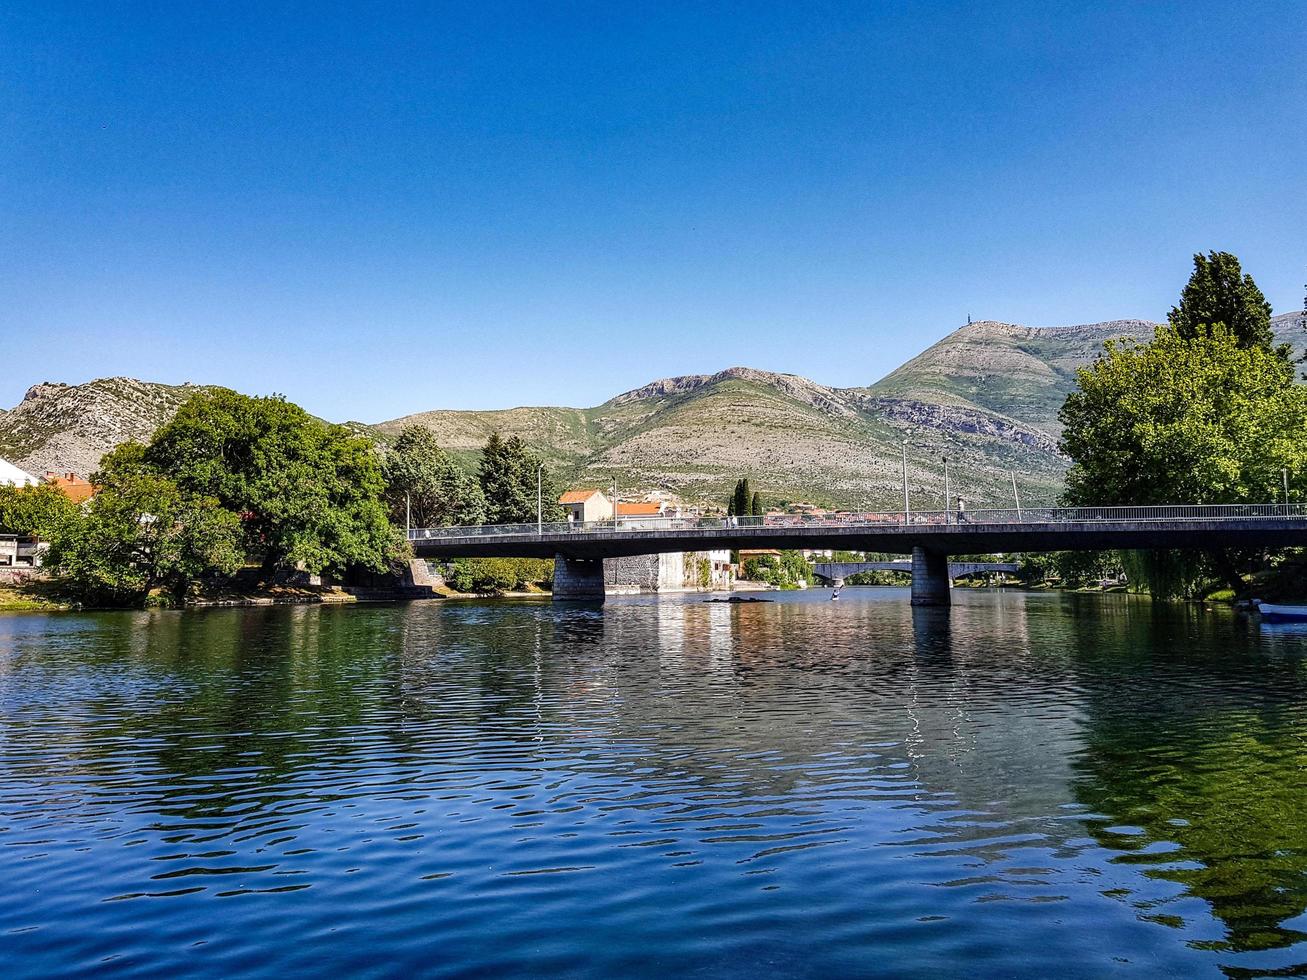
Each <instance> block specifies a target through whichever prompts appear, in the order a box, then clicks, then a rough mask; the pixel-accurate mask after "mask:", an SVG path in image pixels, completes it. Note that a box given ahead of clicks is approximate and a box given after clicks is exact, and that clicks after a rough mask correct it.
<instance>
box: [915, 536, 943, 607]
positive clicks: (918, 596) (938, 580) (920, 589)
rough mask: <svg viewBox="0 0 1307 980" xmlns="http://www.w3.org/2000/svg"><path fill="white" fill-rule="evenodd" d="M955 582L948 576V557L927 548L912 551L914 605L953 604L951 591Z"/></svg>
mask: <svg viewBox="0 0 1307 980" xmlns="http://www.w3.org/2000/svg"><path fill="white" fill-rule="evenodd" d="M952 588H953V582H952V580H951V579H950V578H949V574H948V555H943V554H940V553H939V552H937V551H927V550H926V549H925V548H913V549H912V604H913V605H914V606H947V605H949V604H950V603H951V602H952V597H951V596H950V595H949V590H950V589H952Z"/></svg>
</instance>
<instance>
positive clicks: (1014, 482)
mask: <svg viewBox="0 0 1307 980" xmlns="http://www.w3.org/2000/svg"><path fill="white" fill-rule="evenodd" d="M1007 475H1008V476H1010V477H1011V478H1012V500H1013V501H1014V502H1015V503H1016V505H1017V520H1018V521H1019V520H1021V498H1020V497H1019V496H1017V474H1016V470H1008V471H1007Z"/></svg>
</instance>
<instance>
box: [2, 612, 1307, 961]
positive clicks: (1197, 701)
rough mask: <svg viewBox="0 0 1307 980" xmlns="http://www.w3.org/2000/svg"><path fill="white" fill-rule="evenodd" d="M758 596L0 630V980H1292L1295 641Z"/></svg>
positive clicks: (1298, 738) (1300, 774)
mask: <svg viewBox="0 0 1307 980" xmlns="http://www.w3.org/2000/svg"><path fill="white" fill-rule="evenodd" d="M779 598H780V601H777V602H775V603H771V604H757V605H748V606H726V605H720V604H715V605H709V604H705V603H703V602H701V601H699V600H697V599H696V598H694V597H688V598H684V599H672V600H668V599H661V600H658V599H637V598H632V599H628V600H621V601H617V602H610V603H609V604H608V605H607V606H606V607H603V608H566V607H554V606H552V605H550V604H548V603H535V602H526V603H508V602H504V603H483V604H447V605H441V604H438V603H427V604H415V605H411V606H395V607H373V608H354V609H324V608H314V607H293V608H287V609H259V610H232V611H223V612H212V613H204V614H174V613H123V614H102V615H76V616H57V617H42V616H15V617H7V618H0V951H3V954H4V960H5V963H6V965H7V966H9V967H11V969H10V972H11V973H18V974H23V973H28V974H33V975H35V974H50V973H67V972H72V971H76V970H85V969H92V968H97V967H99V968H104V967H108V968H109V969H111V970H114V971H116V972H135V973H142V974H144V973H151V974H155V973H158V972H161V971H169V972H171V971H177V970H182V971H186V972H188V973H204V974H214V975H218V974H224V975H225V974H230V973H232V972H235V971H244V972H253V973H266V974H280V973H285V972H287V971H290V972H295V973H304V972H309V971H321V972H324V973H325V972H332V973H339V972H346V971H358V972H374V973H381V974H387V975H389V974H411V973H415V972H421V973H423V974H453V973H459V974H462V973H475V972H487V971H494V972H500V973H502V972H507V973H516V974H519V975H540V974H541V973H560V972H561V973H567V974H569V975H623V976H626V975H648V974H655V973H659V974H663V973H668V972H669V971H671V972H675V973H681V972H690V971H694V972H698V973H701V974H704V975H709V976H754V975H756V974H757V973H758V972H759V971H761V970H767V971H770V972H773V973H778V974H781V975H805V976H828V975H831V974H833V973H838V974H846V973H855V974H861V975H887V976H889V975H892V976H904V975H912V976H929V975H938V974H939V973H940V972H957V971H958V970H959V969H960V968H963V967H965V969H966V970H967V971H968V972H970V973H973V974H979V975H986V974H990V975H1013V974H1025V975H1043V974H1047V973H1049V972H1053V971H1056V972H1058V973H1059V974H1062V975H1071V976H1079V975H1083V976H1101V975H1103V974H1104V973H1109V972H1110V973H1129V972H1137V973H1141V974H1147V975H1155V974H1167V973H1170V974H1174V975H1177V976H1180V975H1183V976H1193V975H1203V974H1215V975H1220V974H1221V973H1222V972H1224V973H1227V974H1234V975H1265V974H1267V973H1268V972H1278V973H1285V974H1288V973H1295V972H1299V971H1300V970H1301V969H1302V968H1303V967H1304V964H1307V943H1305V942H1304V940H1307V935H1305V934H1307V911H1305V910H1307V820H1304V819H1303V818H1302V816H1301V815H1302V813H1303V812H1304V804H1307V785H1305V777H1304V762H1305V761H1307V758H1305V754H1307V753H1305V751H1304V744H1305V743H1304V739H1307V724H1305V722H1307V718H1305V712H1307V671H1305V670H1304V663H1305V662H1307V660H1305V658H1307V635H1303V634H1302V633H1295V632H1292V631H1279V632H1267V631H1262V630H1259V629H1258V628H1257V627H1256V626H1255V625H1250V624H1249V623H1248V622H1247V621H1246V620H1243V619H1239V618H1236V617H1234V616H1233V615H1231V614H1228V613H1212V612H1204V611H1201V610H1196V609H1191V608H1188V607H1183V606H1165V605H1153V604H1150V603H1148V602H1146V601H1144V600H1138V599H1129V598H1125V597H1075V596H1057V595H1032V596H1022V595H1016V594H1003V593H996V592H960V593H959V597H958V598H959V601H958V604H957V605H955V606H954V607H953V608H952V609H951V610H933V609H917V610H914V609H912V608H911V607H910V606H909V605H908V604H907V602H906V599H905V595H904V593H902V592H900V591H896V590H859V589H848V590H846V591H845V592H844V593H843V595H842V597H841V601H840V602H839V603H830V602H828V601H824V599H825V596H824V594H822V593H818V594H815V595H813V596H804V595H783V596H780V597H779ZM846 600H847V601H846ZM1295 968H1297V969H1295Z"/></svg>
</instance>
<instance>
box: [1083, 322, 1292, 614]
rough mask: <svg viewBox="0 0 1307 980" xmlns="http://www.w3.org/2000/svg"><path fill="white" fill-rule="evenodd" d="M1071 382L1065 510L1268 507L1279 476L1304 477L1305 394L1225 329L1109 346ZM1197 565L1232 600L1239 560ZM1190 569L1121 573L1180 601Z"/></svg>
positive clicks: (1147, 563) (1273, 360) (1257, 349)
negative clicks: (1206, 568) (1220, 582)
mask: <svg viewBox="0 0 1307 980" xmlns="http://www.w3.org/2000/svg"><path fill="white" fill-rule="evenodd" d="M1076 377H1077V384H1078V388H1077V390H1075V391H1073V392H1072V393H1071V394H1070V395H1068V396H1067V400H1066V402H1065V403H1064V404H1063V406H1062V410H1061V412H1060V413H1059V418H1060V419H1061V421H1062V424H1063V426H1064V430H1063V433H1062V441H1061V448H1062V451H1063V452H1064V453H1066V455H1067V456H1069V457H1070V458H1071V460H1072V465H1071V468H1070V470H1069V471H1068V473H1067V480H1066V491H1065V493H1064V496H1063V500H1064V502H1065V503H1066V504H1068V505H1072V506H1077V505H1120V504H1174V503H1195V504H1234V503H1251V502H1264V501H1268V500H1275V499H1277V498H1278V496H1279V491H1280V480H1281V470H1282V469H1287V470H1288V471H1289V473H1291V474H1294V475H1295V477H1296V478H1298V479H1301V475H1302V474H1304V473H1305V472H1307V467H1305V466H1304V464H1305V463H1307V439H1304V437H1303V433H1304V432H1305V431H1307V429H1305V428H1304V426H1307V389H1305V388H1304V387H1303V386H1301V385H1298V384H1296V383H1295V380H1294V376H1293V368H1292V366H1291V365H1290V364H1289V362H1288V361H1287V360H1286V359H1285V358H1283V357H1281V356H1279V354H1278V353H1277V352H1273V351H1271V350H1270V349H1269V348H1267V347H1264V346H1261V345H1254V346H1251V347H1250V346H1246V345H1244V344H1243V343H1242V342H1241V341H1240V339H1239V338H1238V337H1237V336H1236V335H1235V334H1234V333H1232V332H1230V331H1229V330H1228V329H1226V328H1225V327H1224V326H1217V327H1212V328H1208V327H1199V328H1198V330H1197V332H1196V333H1195V334H1194V336H1193V337H1190V338H1186V337H1183V336H1181V335H1180V333H1179V332H1178V331H1177V330H1176V329H1174V328H1171V327H1159V328H1158V330H1157V333H1156V336H1155V337H1154V339H1153V340H1152V341H1151V342H1150V343H1147V344H1138V343H1135V342H1132V341H1109V342H1108V344H1107V346H1106V350H1105V353H1104V355H1103V356H1101V357H1099V358H1098V359H1097V360H1096V361H1095V362H1094V363H1093V364H1092V365H1090V366H1089V367H1087V368H1082V369H1081V370H1080V371H1079V372H1078V373H1077V376H1076ZM1206 557H1207V560H1208V561H1209V562H1210V564H1211V565H1212V567H1213V568H1214V569H1215V570H1216V571H1217V572H1218V573H1219V574H1220V575H1221V577H1222V578H1224V579H1225V580H1226V581H1227V582H1228V583H1229V584H1230V585H1231V587H1233V588H1235V589H1236V590H1239V589H1240V587H1241V583H1240V579H1239V576H1238V574H1237V571H1236V568H1235V561H1236V557H1237V556H1235V555H1234V554H1233V553H1230V552H1224V551H1221V552H1208V553H1206ZM1191 558H1192V556H1191V557H1190V558H1181V557H1179V556H1171V557H1168V556H1166V555H1165V554H1161V553H1155V554H1153V555H1152V556H1151V557H1149V558H1147V559H1146V560H1144V561H1143V562H1139V563H1134V564H1133V565H1132V566H1131V567H1130V568H1129V569H1128V570H1129V571H1130V572H1131V577H1132V578H1135V577H1138V576H1142V577H1143V578H1145V579H1147V581H1148V584H1149V588H1150V590H1151V591H1152V592H1153V593H1154V594H1155V595H1173V594H1177V593H1184V592H1187V591H1190V587H1191V586H1192V583H1193V581H1194V577H1193V576H1194V573H1193V567H1194V566H1193V563H1192V560H1191Z"/></svg>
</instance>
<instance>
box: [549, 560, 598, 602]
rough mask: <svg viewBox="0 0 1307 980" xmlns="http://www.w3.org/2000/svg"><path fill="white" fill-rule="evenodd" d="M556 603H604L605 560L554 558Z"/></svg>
mask: <svg viewBox="0 0 1307 980" xmlns="http://www.w3.org/2000/svg"><path fill="white" fill-rule="evenodd" d="M554 601H555V602H603V601H604V560H603V559H602V558H566V557H564V556H563V555H555V556H554Z"/></svg>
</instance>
